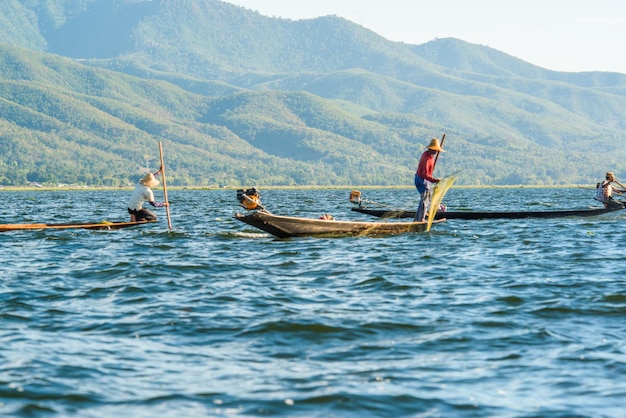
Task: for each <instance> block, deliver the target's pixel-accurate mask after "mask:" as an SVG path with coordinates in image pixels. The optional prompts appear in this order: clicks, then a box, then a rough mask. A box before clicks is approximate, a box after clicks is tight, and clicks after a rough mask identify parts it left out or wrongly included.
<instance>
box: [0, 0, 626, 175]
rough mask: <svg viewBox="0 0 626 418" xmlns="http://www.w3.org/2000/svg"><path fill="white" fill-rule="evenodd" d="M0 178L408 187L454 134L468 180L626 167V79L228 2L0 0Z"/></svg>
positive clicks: (458, 165) (452, 142) (441, 167)
mask: <svg viewBox="0 0 626 418" xmlns="http://www.w3.org/2000/svg"><path fill="white" fill-rule="evenodd" d="M0 23H1V24H2V25H1V26H0V109H1V111H0V184H24V183H26V182H28V181H36V182H40V183H41V182H44V183H50V184H54V183H57V182H62V183H80V184H90V185H98V184H104V185H119V184H126V183H128V182H129V181H131V180H133V179H136V177H137V176H138V175H139V174H140V173H141V172H142V171H145V169H146V166H150V167H151V168H154V167H155V166H156V165H157V159H158V155H157V153H155V150H157V147H156V144H157V142H158V141H162V142H163V143H164V148H165V150H166V153H167V160H168V166H169V169H168V173H169V177H171V178H172V179H171V180H169V179H168V180H169V182H171V183H172V184H175V185H217V184H226V185H240V184H248V185H250V184H256V185H269V184H277V185H290V184H312V185H317V184H394V185H399V184H406V185H410V184H411V183H412V172H413V170H414V166H415V164H416V161H417V158H418V157H419V154H420V152H421V150H422V145H424V144H426V143H428V141H429V140H430V138H431V137H433V136H441V134H442V133H443V132H445V133H446V134H447V137H446V138H447V139H446V144H445V147H446V149H447V150H448V152H447V153H446V154H445V155H444V157H442V158H441V159H440V162H439V163H438V172H440V173H441V174H445V173H449V172H452V171H458V170H462V171H461V172H462V175H461V178H460V179H459V181H458V183H461V184H519V183H522V184H559V183H583V182H584V183H590V182H594V181H595V180H596V179H597V178H598V177H599V176H601V175H602V174H603V172H604V171H606V170H608V169H611V170H614V171H617V172H618V173H620V172H621V171H625V169H626V162H624V161H626V159H625V157H626V147H625V146H624V145H625V142H626V141H625V140H624V137H625V134H626V118H625V116H626V75H624V74H616V73H602V72H591V73H563V72H554V71H550V70H548V69H543V68H540V67H537V66H534V65H532V64H530V63H527V62H524V61H522V60H519V59H517V58H514V57H511V56H509V55H506V54H504V53H502V52H499V51H496V50H493V49H491V48H488V47H484V46H480V45H473V44H468V43H466V42H463V41H461V40H457V39H437V40H433V41H431V42H429V43H426V44H423V45H408V44H404V43H396V42H390V41H387V40H386V39H384V38H382V37H380V36H378V35H377V34H375V33H373V32H371V31H369V30H367V29H365V28H363V27H361V26H359V25H356V24H354V23H351V22H349V21H347V20H345V19H342V18H339V17H336V16H327V17H321V18H317V19H311V20H303V21H292V20H286V19H276V18H270V17H265V16H262V15H260V14H258V13H256V12H253V11H250V10H247V9H244V8H240V7H237V6H234V5H231V4H229V3H225V2H221V1H217V0H4V1H3V2H1V3H0Z"/></svg>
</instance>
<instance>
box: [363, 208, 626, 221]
mask: <svg viewBox="0 0 626 418" xmlns="http://www.w3.org/2000/svg"><path fill="white" fill-rule="evenodd" d="M622 209H624V207H608V208H604V207H602V208H594V209H574V210H546V211H528V212H513V211H508V212H497V211H477V212H476V211H446V212H437V214H436V215H435V219H443V218H445V219H465V220H479V219H524V218H564V217H568V216H578V217H587V216H598V215H603V214H605V213H609V212H614V211H618V210H622ZM352 210H353V211H355V212H359V213H363V214H366V215H371V216H376V217H379V218H411V219H412V218H415V211H410V210H390V209H370V208H366V207H353V208H352Z"/></svg>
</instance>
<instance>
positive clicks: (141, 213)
mask: <svg viewBox="0 0 626 418" xmlns="http://www.w3.org/2000/svg"><path fill="white" fill-rule="evenodd" d="M128 213H130V214H131V215H135V220H136V221H156V220H157V216H156V215H155V214H154V213H153V212H152V211H149V210H148V209H139V210H134V209H131V208H128Z"/></svg>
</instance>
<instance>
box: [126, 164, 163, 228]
mask: <svg viewBox="0 0 626 418" xmlns="http://www.w3.org/2000/svg"><path fill="white" fill-rule="evenodd" d="M161 170H162V168H161V169H159V171H157V172H156V173H154V174H152V173H148V174H146V176H145V177H144V178H142V179H141V180H139V183H138V184H137V186H136V187H135V190H133V193H132V194H131V196H130V200H129V202H128V213H129V214H130V221H131V222H136V221H156V220H157V216H156V215H155V214H154V213H153V212H152V211H150V210H148V209H146V208H144V207H143V205H144V203H145V202H148V203H149V204H151V205H152V206H154V207H156V208H161V207H163V206H165V205H167V203H161V202H156V201H155V200H154V193H153V192H152V189H151V188H152V187H157V186H158V185H159V183H160V181H159V180H157V179H156V177H157V176H158V175H159V174H161Z"/></svg>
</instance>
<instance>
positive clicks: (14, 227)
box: [0, 221, 156, 232]
mask: <svg viewBox="0 0 626 418" xmlns="http://www.w3.org/2000/svg"><path fill="white" fill-rule="evenodd" d="M152 222H156V221H138V222H107V221H103V222H96V223H89V222H83V223H63V224H0V232H7V231H22V230H35V229H122V228H128V227H131V226H136V225H143V224H148V223H152Z"/></svg>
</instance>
